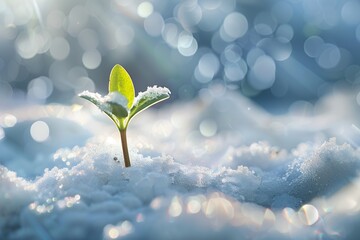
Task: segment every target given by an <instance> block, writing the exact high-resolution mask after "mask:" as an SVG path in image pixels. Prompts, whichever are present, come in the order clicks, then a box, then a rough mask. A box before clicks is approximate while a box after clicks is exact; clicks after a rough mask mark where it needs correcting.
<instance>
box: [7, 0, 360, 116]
mask: <svg viewBox="0 0 360 240" xmlns="http://www.w3.org/2000/svg"><path fill="white" fill-rule="evenodd" d="M17 2H18V1H11V2H10V1H5V2H4V3H3V4H2V7H1V13H2V15H3V16H4V17H3V22H2V25H1V27H0V32H1V34H0V43H1V46H2V48H1V49H0V53H1V54H0V56H1V57H0V86H1V87H0V93H1V94H0V98H1V100H3V99H8V100H6V101H2V102H3V103H2V105H5V104H7V105H11V101H10V99H11V98H14V97H15V96H16V98H20V99H21V100H22V101H24V102H26V101H34V100H37V101H36V102H37V103H39V100H41V101H40V102H42V103H47V102H51V101H56V102H60V103H62V102H68V101H71V99H72V98H69V97H68V96H73V97H75V94H76V93H77V92H79V89H83V88H84V87H85V86H90V87H91V88H92V89H94V90H95V91H98V92H104V91H106V80H104V79H106V78H107V72H108V70H109V69H110V68H111V66H113V65H114V64H115V63H120V64H123V65H124V66H126V67H128V69H129V71H130V74H131V75H133V76H134V78H135V81H136V85H139V86H140V89H143V88H145V87H146V85H151V84H158V85H167V86H169V87H170V89H173V91H172V92H173V96H172V100H173V101H175V100H177V99H179V100H181V99H188V98H194V97H196V96H198V93H199V91H200V90H201V89H204V88H208V87H210V86H211V85H212V84H214V82H217V83H222V84H223V85H224V86H225V87H226V89H227V90H229V91H235V92H238V93H239V94H243V95H245V96H248V97H251V98H252V99H253V100H254V101H256V102H258V103H259V104H264V105H266V106H267V107H268V104H267V102H269V101H268V100H273V102H277V104H278V106H277V107H280V108H282V109H283V111H287V110H288V107H289V106H290V105H291V103H292V102H294V101H297V100H302V99H304V100H313V101H314V100H315V101H316V99H319V98H320V97H321V96H323V95H325V94H327V93H329V91H330V89H331V86H339V85H341V86H342V88H343V89H346V88H348V89H354V87H355V88H356V89H357V88H358V87H359V82H358V81H354V79H356V77H354V76H355V75H356V73H355V72H354V69H353V68H351V67H350V66H353V65H355V66H356V65H359V64H358V62H359V57H358V56H357V55H356V53H355V52H356V51H354V49H356V46H357V44H359V42H360V19H359V14H357V13H358V9H360V3H359V2H358V1H354V0H344V1H340V0H334V1H331V2H328V3H326V2H324V1H322V2H317V3H314V2H313V1H310V0H305V1H282V0H273V1H270V2H267V3H266V4H265V3H260V2H259V3H256V4H251V3H250V2H248V1H235V0H229V1H223V0H211V1H203V0H199V1H195V0H187V1H180V2H166V1H133V2H125V1H120V0H117V1H109V2H105V3H99V2H97V1H94V0H87V1H85V2H81V3H80V2H78V3H72V2H62V3H57V4H55V1H54V0H52V1H47V2H44V1H33V3H29V4H24V5H22V6H18V4H17ZM80 68H82V69H84V70H83V72H82V73H81V74H77V75H76V74H75V75H76V76H75V75H73V74H72V73H70V72H72V71H73V69H80ZM264 72H266V73H264ZM69 75H70V76H69ZM144 76H146V77H144ZM302 76H303V77H302ZM38 78H40V79H43V80H44V79H45V78H46V79H47V80H45V82H44V81H42V80H36V81H35V80H34V79H38ZM304 78H306V79H305V80H304ZM142 79H145V80H142ZM349 79H352V80H349ZM325 85H326V86H328V87H324V86H325ZM309 88H310V89H313V91H308V89H309ZM65 96H66V97H65ZM269 111H272V109H269Z"/></svg>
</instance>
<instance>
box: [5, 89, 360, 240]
mask: <svg viewBox="0 0 360 240" xmlns="http://www.w3.org/2000/svg"><path fill="white" fill-rule="evenodd" d="M351 99H352V96H351V94H349V93H346V94H340V95H339V94H334V95H332V96H329V97H328V98H326V99H323V100H322V101H321V102H319V103H318V104H317V105H316V106H314V109H317V110H316V111H314V112H313V113H312V114H305V115H299V113H296V114H293V113H289V114H286V115H281V116H273V115H271V114H269V113H267V112H265V111H264V110H262V109H260V108H258V107H257V106H256V105H254V104H253V103H251V102H250V101H248V100H247V99H245V98H242V97H240V96H237V95H231V94H228V93H227V94H225V95H223V94H219V92H214V91H213V92H203V93H202V95H201V96H200V97H199V98H198V99H196V100H194V101H192V102H189V103H174V104H172V105H170V106H168V107H165V108H163V109H162V110H156V109H151V110H147V111H145V112H144V113H143V114H142V118H137V119H136V120H134V122H132V125H130V126H129V128H128V143H129V151H130V158H131V161H132V167H130V168H123V159H122V154H121V148H120V142H119V136H118V133H117V132H116V129H114V126H113V124H112V123H111V121H110V120H109V119H108V118H107V117H106V116H102V115H104V114H101V113H99V112H96V111H92V109H88V108H82V109H76V110H74V108H73V107H65V106H43V107H41V106H34V107H32V108H33V111H31V112H32V115H31V118H30V117H27V116H30V115H23V116H21V114H20V113H23V112H24V111H21V109H20V110H19V111H16V110H14V111H13V112H10V113H9V114H12V115H14V116H16V117H17V123H16V124H15V125H14V126H12V127H7V128H4V134H5V137H4V138H3V139H1V140H0V149H1V154H0V173H1V175H0V178H1V179H0V206H1V208H0V239H144V238H146V239H239V237H240V236H241V238H242V239H355V238H356V236H358V234H359V230H358V225H359V223H360V215H359V211H360V190H359V189H360V176H359V167H360V166H359V164H360V151H359V150H358V143H359V140H360V135H359V133H357V132H356V128H355V127H356V126H359V125H358V124H359V123H358V121H359V120H358V119H360V118H359V116H358V115H359V114H358V113H357V111H355V110H356V109H357V105H356V104H355V103H354V104H352V102H351ZM339 103H341V104H344V105H342V106H344V107H342V108H341V112H342V113H341V114H342V116H339V113H338V111H334V108H337V107H338V105H336V104H339ZM328 106H331V107H330V108H329V107H328ZM36 109H40V110H36ZM54 109H55V110H54ZM59 109H62V112H63V114H62V115H59V112H60V111H59ZM44 115H46V116H47V117H46V118H44ZM38 119H42V121H44V122H46V123H47V124H48V125H49V129H50V138H49V139H48V140H47V141H46V142H44V143H42V144H47V145H48V146H51V148H49V149H47V151H45V150H42V149H41V148H37V150H36V151H35V152H32V150H31V146H35V147H36V146H39V144H40V143H36V142H35V141H33V140H32V139H31V138H28V139H25V140H23V141H14V140H11V139H14V138H11V136H16V133H17V132H25V131H29V130H28V129H29V125H31V124H30V123H31V122H33V121H36V120H38ZM210 120H211V121H213V126H216V130H215V131H214V128H213V129H210V130H212V133H213V134H210V135H209V134H208V132H207V131H210V130H209V129H207V128H209V126H210V127H211V125H206V124H205V127H204V125H203V127H202V128H201V127H200V126H201V123H203V122H204V121H208V122H209V121H210ZM70 123H72V124H74V125H76V126H77V127H76V129H77V132H76V134H75V132H74V131H73V130H72V131H70V132H66V131H64V132H62V131H60V130H61V129H67V128H68V127H69V125H70ZM89 126H90V127H89ZM213 126H212V127H213ZM55 129H58V131H57V132H56V131H55ZM59 129H60V130H59ZM204 131H205V132H204ZM61 132H62V134H61ZM350 133H351V134H350ZM90 136H92V137H90ZM55 139H56V141H55ZM69 139H72V140H74V141H73V143H72V145H71V144H67V143H68V141H69ZM75 140H76V141H75ZM25 145H26V146H27V147H26V148H25V147H24V146H25ZM40 145H41V144H40ZM42 146H44V145H42ZM18 149H23V151H24V152H21V151H18ZM42 151H43V152H42ZM36 152H38V154H42V157H41V158H39V156H38V154H36ZM29 153H32V154H29ZM25 162H30V163H32V164H29V163H28V164H24V163H25ZM69 229H71V230H69Z"/></svg>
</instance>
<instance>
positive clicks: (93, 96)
mask: <svg viewBox="0 0 360 240" xmlns="http://www.w3.org/2000/svg"><path fill="white" fill-rule="evenodd" d="M79 97H81V98H84V99H86V100H88V101H89V102H92V103H93V104H95V105H96V106H97V107H98V108H100V110H101V111H104V112H109V113H111V109H110V108H109V106H108V105H107V104H106V103H104V100H103V98H102V97H101V95H100V94H98V93H92V92H88V91H85V92H82V93H80V94H79Z"/></svg>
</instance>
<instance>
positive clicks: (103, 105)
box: [79, 91, 129, 128]
mask: <svg viewBox="0 0 360 240" xmlns="http://www.w3.org/2000/svg"><path fill="white" fill-rule="evenodd" d="M79 97H81V98H84V99H86V100H88V101H90V102H91V103H93V104H94V105H96V106H97V107H98V108H99V109H100V110H101V111H103V112H104V113H105V114H106V115H108V116H109V117H110V119H111V120H113V121H114V123H115V124H116V126H117V127H118V128H121V127H122V126H124V125H125V124H124V121H125V118H126V117H127V116H128V114H129V113H128V110H127V109H126V108H125V107H124V106H122V105H121V104H118V103H116V102H111V101H106V97H105V98H103V97H102V96H101V95H100V94H98V93H92V92H88V91H85V92H82V93H80V94H79Z"/></svg>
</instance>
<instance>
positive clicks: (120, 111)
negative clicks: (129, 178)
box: [79, 64, 170, 167]
mask: <svg viewBox="0 0 360 240" xmlns="http://www.w3.org/2000/svg"><path fill="white" fill-rule="evenodd" d="M79 96H80V97H82V98H84V99H86V100H88V101H90V102H92V103H93V104H95V105H96V106H97V107H98V108H100V110H101V111H103V112H104V113H105V114H106V115H108V116H109V117H110V119H111V120H113V122H114V123H115V125H116V127H117V128H118V130H119V132H120V138H121V146H122V150H123V156H124V162H125V167H130V166H131V163H130V157H129V151H128V146H127V139H126V129H127V127H128V125H129V122H130V120H131V119H132V118H133V117H134V116H135V115H137V114H138V113H139V112H141V111H143V110H145V109H147V108H148V107H150V106H152V105H154V104H155V103H158V102H160V101H163V100H165V99H167V98H169V97H170V90H169V89H167V88H165V87H157V86H153V87H148V88H147V90H146V91H145V92H140V93H139V94H138V95H137V96H136V97H135V89H134V85H133V82H132V80H131V77H130V75H129V74H128V73H127V71H126V70H125V68H123V67H122V66H120V65H119V64H116V65H115V66H114V67H113V69H112V70H111V73H110V79H109V94H108V95H106V96H104V97H102V96H101V95H100V94H98V93H91V92H88V91H84V92H82V93H80V94H79Z"/></svg>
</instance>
